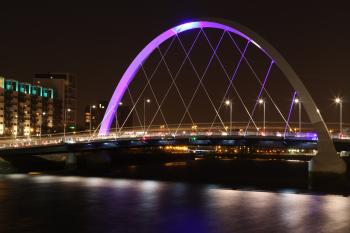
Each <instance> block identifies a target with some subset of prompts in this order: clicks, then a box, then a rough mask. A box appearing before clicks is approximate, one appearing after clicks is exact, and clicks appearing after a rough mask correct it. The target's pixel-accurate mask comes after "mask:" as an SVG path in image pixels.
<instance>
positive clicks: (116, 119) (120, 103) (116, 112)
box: [115, 102, 123, 140]
mask: <svg viewBox="0 0 350 233" xmlns="http://www.w3.org/2000/svg"><path fill="white" fill-rule="evenodd" d="M122 105H123V102H119V106H122ZM118 127H119V122H118V109H116V110H115V139H116V140H117V135H118Z"/></svg>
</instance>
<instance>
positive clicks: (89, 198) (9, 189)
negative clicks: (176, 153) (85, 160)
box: [0, 175, 350, 233]
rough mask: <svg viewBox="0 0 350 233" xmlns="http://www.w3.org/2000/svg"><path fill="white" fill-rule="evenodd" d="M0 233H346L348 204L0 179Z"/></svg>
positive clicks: (176, 187) (121, 183)
mask: <svg viewBox="0 0 350 233" xmlns="http://www.w3.org/2000/svg"><path fill="white" fill-rule="evenodd" d="M0 205H1V211H0V229H1V230H0V232H1V233H7V232H39V231H40V232H98V231H99V232H350V222H349V219H350V212H349V208H350V199H349V198H347V197H342V196H332V195H327V196H317V195H301V194H291V193H272V192H256V191H239V190H230V189H221V188H218V187H217V186H209V185H207V186H205V185H190V184H185V183H172V182H158V181H137V180H124V179H108V178H84V177H73V176H67V177H64V176H63V177H60V176H47V175H35V176H27V175H6V176H1V177H0Z"/></svg>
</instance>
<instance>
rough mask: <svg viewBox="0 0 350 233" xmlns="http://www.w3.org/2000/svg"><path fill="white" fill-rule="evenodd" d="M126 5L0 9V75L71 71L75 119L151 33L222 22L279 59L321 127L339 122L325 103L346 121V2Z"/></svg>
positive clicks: (105, 95)
mask: <svg viewBox="0 0 350 233" xmlns="http://www.w3.org/2000/svg"><path fill="white" fill-rule="evenodd" d="M115 2H119V1H115ZM128 2H130V4H128V3H123V4H121V3H120V4H116V5H102V4H98V3H96V4H97V5H95V4H94V5H92V4H91V5H89V4H86V5H79V4H72V3H71V4H56V5H55V4H47V3H46V5H37V6H35V5H26V6H16V7H14V6H12V7H11V6H2V7H1V13H0V30H1V36H0V55H1V59H0V75H3V76H5V77H6V78H12V79H18V80H22V81H29V82H30V81H31V79H32V77H33V75H34V74H35V73H47V72H73V73H75V74H77V75H78V78H79V79H78V101H79V109H80V113H81V116H82V111H83V108H84V106H85V105H86V104H88V103H91V102H93V101H95V100H108V99H109V98H110V96H111V95H112V92H113V90H114V88H115V87H116V85H117V82H118V80H119V78H120V77H121V75H122V73H123V72H124V71H125V69H126V68H127V66H128V65H129V63H130V62H131V61H132V59H133V58H134V57H135V56H136V55H137V53H138V52H139V51H140V50H141V49H142V48H143V46H145V45H146V44H147V43H148V42H149V41H150V40H152V39H153V38H154V37H155V36H156V35H158V34H159V33H161V32H163V31H164V30H166V29H168V28H170V27H172V26H175V25H178V24H180V23H183V22H186V21H189V20H190V19H195V18H203V17H217V18H225V19H229V20H233V21H236V22H238V23H240V24H243V25H245V26H247V27H249V28H250V29H252V30H254V31H255V32H257V33H258V34H260V35H261V36H262V37H264V38H265V39H266V40H267V41H269V42H270V43H271V44H272V45H273V46H275V47H276V48H277V49H278V50H279V51H280V52H281V53H282V55H284V56H285V58H286V59H287V60H288V61H289V63H290V64H291V65H292V67H293V68H294V69H295V70H296V72H297V73H298V74H299V76H300V77H301V79H302V80H303V82H304V84H305V85H306V86H307V88H308V89H309V90H310V92H311V94H312V96H313V97H314V99H315V100H316V102H317V104H318V105H319V108H320V109H321V111H322V112H327V113H328V114H327V115H325V116H324V118H325V120H326V121H337V120H338V114H337V113H338V112H337V109H336V108H335V106H334V104H332V98H333V97H335V96H337V95H340V96H343V97H344V101H345V103H344V121H347V122H349V117H350V104H349V102H348V101H349V100H350V94H349V90H350V71H349V67H350V55H349V54H350V53H349V52H350V43H349V42H350V30H349V24H350V14H349V12H348V11H349V8H348V7H347V6H346V4H345V3H341V2H336V1H327V3H320V2H321V1H308V3H307V4H306V3H301V2H300V3H297V1H278V2H277V3H272V2H268V1H256V3H254V2H253V1H233V0H232V1H227V2H225V1H221V2H220V1H185V2H181V1H172V2H171V1H168V2H167V3H164V2H165V1H163V3H158V2H155V1H153V2H152V1H145V3H142V2H136V1H128ZM322 2H323V1H322ZM81 120H82V117H81V119H80V121H81Z"/></svg>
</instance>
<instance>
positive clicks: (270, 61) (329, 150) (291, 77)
mask: <svg viewBox="0 0 350 233" xmlns="http://www.w3.org/2000/svg"><path fill="white" fill-rule="evenodd" d="M211 31H215V33H216V34H215V35H214V34H212V32H211ZM188 34H191V35H193V36H192V37H191V38H192V39H193V40H190V42H188V41H189V40H188V38H186V35H188ZM188 37H190V36H188ZM200 38H202V41H200ZM203 40H204V42H203ZM204 43H205V48H203V50H202V51H204V50H205V51H206V54H208V56H207V57H208V58H207V59H204V58H203V57H205V56H204V55H203V54H204V52H203V53H199V54H200V55H198V56H197V57H199V58H197V60H198V61H203V60H205V61H206V62H205V63H204V64H205V65H204V66H203V65H197V64H196V62H195V61H194V60H196V58H194V55H193V53H194V50H196V49H197V51H198V46H199V45H203V44H204ZM175 44H176V45H175ZM223 44H226V45H227V44H230V45H231V50H232V48H234V50H235V55H234V56H229V55H227V51H228V50H229V49H225V50H222V49H221V48H222V46H223ZM174 47H176V48H177V49H178V50H180V51H181V53H182V54H183V59H180V58H178V57H176V56H175V57H171V56H170V55H169V54H171V52H172V50H173V49H174ZM220 49H221V50H220ZM253 50H254V51H255V52H254V53H253V52H251V51H253ZM220 51H221V53H222V55H224V56H225V57H226V58H225V59H224V58H222V56H220ZM252 54H257V55H256V59H255V58H251V56H252ZM155 57H156V58H155ZM233 57H234V58H233ZM157 58H158V61H157ZM169 60H170V61H169ZM231 60H232V61H234V62H233V63H229V62H228V61H231ZM258 60H259V61H258ZM260 60H264V62H261V61H260ZM259 64H260V66H259ZM261 64H262V65H261ZM149 67H152V72H149V71H147V68H149ZM199 67H201V68H199ZM213 67H214V68H213ZM215 67H216V68H215ZM257 67H260V68H257ZM261 67H262V68H261ZM274 67H277V68H279V69H278V70H279V71H280V74H281V75H283V76H285V77H286V79H285V80H286V86H290V87H291V88H292V90H293V91H292V92H291V95H290V98H289V100H290V101H289V102H288V104H287V111H284V110H283V107H281V106H280V104H279V100H278V99H279V98H278V97H277V99H276V98H274V97H273V94H271V91H270V89H269V88H268V85H270V86H273V85H272V83H273V82H270V83H269V82H268V80H269V77H270V76H271V72H272V70H273V68H274ZM186 68H187V69H188V68H189V69H191V72H185V71H183V70H184V69H186ZM157 72H159V73H160V74H159V75H158V79H157ZM248 72H249V73H250V76H252V77H253V78H254V80H255V85H257V87H253V84H250V83H252V82H248V81H247V80H248V78H246V77H248V76H249V75H248ZM239 74H241V75H242V74H244V75H243V76H245V79H243V80H244V81H243V82H242V81H240V80H242V79H238V78H237V77H238V76H239ZM141 75H142V76H143V78H141V77H140V78H139V76H141ZM190 76H191V77H192V79H191V80H192V81H190V78H189V77H190ZM219 76H221V78H223V79H222V81H220V80H219ZM136 77H138V78H136ZM165 77H166V78H165ZM181 77H185V78H182V81H183V82H182V83H181ZM141 79H142V80H143V82H144V83H143V84H142V83H141V84H140V83H139V84H137V82H138V81H140V80H141ZM184 79H185V81H184ZM208 80H209V81H208ZM210 80H211V81H210ZM213 80H214V81H213ZM162 81H163V82H165V83H168V84H167V85H166V84H160V82H162ZM193 81H195V84H194V85H193ZM274 81H275V80H274ZM276 82H277V83H279V82H280V79H278V80H276ZM247 83H249V84H247ZM239 84H241V85H239ZM220 85H222V86H224V87H222V86H221V89H220V90H211V91H210V90H209V89H211V88H212V87H218V86H220ZM242 85H243V87H241V86H242ZM189 86H191V87H192V88H189V89H187V90H184V89H186V88H188V87H189ZM247 86H248V88H247ZM241 88H242V89H243V90H244V91H241ZM283 89H284V86H281V85H280V84H278V85H277V91H281V90H282V91H283ZM158 92H159V93H160V94H159V95H157V93H158ZM285 92H286V93H288V91H285ZM174 93H175V94H174ZM200 93H201V94H202V96H201V97H199V100H200V101H197V103H198V104H196V96H197V95H200ZM249 94H250V97H249ZM169 99H170V100H169ZM205 100H206V101H207V104H205V105H203V102H204V101H205ZM252 100H253V101H252ZM297 100H301V101H299V106H300V103H301V104H302V106H303V109H304V110H303V111H305V112H306V114H307V116H308V118H309V120H310V124H311V125H312V127H313V130H314V132H316V133H317V136H318V154H317V156H316V157H315V158H314V159H313V160H312V162H311V163H310V171H312V172H335V173H344V172H345V170H346V166H345V164H344V162H343V161H342V160H341V159H340V158H339V156H338V155H337V153H336V151H335V148H334V145H333V142H332V140H331V137H330V134H329V131H328V129H327V127H326V125H325V123H324V121H323V119H322V116H321V114H320V112H319V110H318V109H317V107H316V105H315V102H314V100H313V99H312V97H311V95H310V94H309V92H308V91H307V89H306V88H305V86H304V85H303V83H302V81H301V80H300V78H299V77H298V75H297V74H296V73H295V71H294V70H293V68H292V67H291V66H290V65H289V64H288V62H287V61H286V60H285V59H284V58H283V57H282V55H281V54H280V53H279V52H278V51H277V50H276V49H275V48H274V47H273V46H271V45H270V44H269V43H268V42H267V41H266V40H264V39H263V38H262V37H260V36H259V35H258V34H256V33H254V32H253V31H251V30H249V29H248V28H246V27H244V26H242V25H239V24H237V23H234V22H231V21H226V20H222V19H206V20H199V21H193V22H189V23H185V24H181V25H179V26H176V27H173V28H171V29H169V30H167V31H165V32H163V33H162V34H160V35H159V36H157V37H156V38H154V39H153V40H152V41H151V42H150V43H149V44H147V45H146V46H145V47H144V48H143V49H142V50H141V52H140V53H139V54H138V55H137V56H136V57H135V59H134V60H133V61H132V63H131V64H130V65H129V67H128V68H127V70H126V71H125V73H124V74H123V76H122V78H121V80H120V81H119V83H118V85H117V87H116V89H115V91H114V93H113V96H112V98H111V100H110V102H109V105H108V107H107V110H106V113H105V115H104V118H103V121H102V122H101V125H100V128H99V135H100V136H105V135H108V134H109V133H110V128H111V126H112V123H113V121H114V120H115V119H116V117H115V116H116V115H118V114H116V113H117V111H118V107H119V106H120V105H121V104H122V103H126V102H127V103H128V105H129V106H130V111H129V113H128V114H127V116H126V119H123V122H120V120H119V121H118V118H117V119H116V120H115V121H116V131H115V136H118V135H122V134H123V133H125V132H127V129H126V127H125V126H126V125H125V124H126V122H127V120H128V118H129V117H131V116H134V118H135V119H136V120H135V121H136V123H137V122H138V123H139V133H141V134H143V135H145V136H147V135H148V136H151V135H152V134H151V132H156V131H157V132H160V130H159V129H161V132H163V134H164V135H168V136H172V137H176V136H177V135H179V134H181V133H183V134H186V129H188V128H189V129H190V130H187V131H191V132H193V131H197V132H202V133H203V132H205V133H206V134H207V135H208V136H210V135H211V134H215V133H216V132H224V133H228V134H230V133H233V132H232V129H233V128H239V132H238V133H239V134H242V135H243V136H244V135H247V134H249V133H250V132H252V131H255V132H256V133H258V134H259V133H261V134H265V133H267V131H266V130H267V129H266V128H267V127H266V122H268V121H266V119H265V115H266V114H265V103H266V104H267V103H268V104H269V106H272V108H273V110H274V111H275V112H276V113H277V115H278V116H279V117H280V120H281V122H282V123H283V125H284V126H282V127H281V129H282V130H279V133H280V134H281V135H286V132H288V131H290V129H291V128H292V127H291V123H290V119H291V117H292V110H293V108H294V105H295V103H296V102H298V101H297ZM151 101H152V105H153V106H154V107H155V109H153V110H152V112H151V109H149V107H148V103H149V102H151ZM167 101H168V104H167ZM233 101H235V105H234V107H235V113H234V116H232V115H233V113H232V104H233ZM247 102H248V103H247ZM236 103H238V104H236ZM259 104H261V105H263V107H264V116H263V118H264V119H263V120H262V121H263V124H262V123H261V120H260V122H258V120H257V118H258V117H257V115H258V113H257V109H258V106H259ZM177 105H178V106H177ZM198 105H200V108H198ZM225 105H227V106H229V108H230V118H229V119H227V115H228V114H227V110H226V112H225V111H224V110H225V107H224V106H225ZM236 105H239V106H240V107H241V111H240V112H239V113H238V110H237V107H236ZM284 105H286V104H284ZM179 106H180V107H179ZM196 106H197V109H196ZM193 108H194V109H195V110H193ZM226 109H227V108H226ZM270 109H271V108H270ZM146 110H148V112H147V114H146ZM167 110H168V112H169V113H168V114H167V113H166V112H167ZM299 111H300V108H299ZM182 112H183V113H182ZM223 112H224V113H223ZM198 113H199V114H198ZM209 113H212V114H213V115H212V116H209V115H210V114H209ZM142 115H143V116H142ZM194 115H199V116H197V117H194ZM224 115H225V116H224ZM238 115H244V116H245V117H246V118H245V119H246V124H245V125H244V126H242V125H240V126H239V127H238V126H237V123H235V122H233V119H232V117H238ZM299 115H300V112H299ZM177 117H178V118H177ZM198 117H199V118H198ZM201 117H202V119H200V118H201ZM146 118H147V121H146ZM175 118H177V119H175ZM157 119H158V122H157ZM203 119H205V120H203ZM208 119H212V120H208ZM225 119H226V120H225ZM197 127H198V128H197ZM136 128H137V127H136ZM300 128H301V127H300V124H299V130H300ZM158 136H159V135H158ZM182 136H183V135H182Z"/></svg>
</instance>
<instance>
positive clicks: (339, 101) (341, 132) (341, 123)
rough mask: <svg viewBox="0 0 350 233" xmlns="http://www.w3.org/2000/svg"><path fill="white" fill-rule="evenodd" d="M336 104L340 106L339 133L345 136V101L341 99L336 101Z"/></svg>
mask: <svg viewBox="0 0 350 233" xmlns="http://www.w3.org/2000/svg"><path fill="white" fill-rule="evenodd" d="M334 102H335V103H336V104H339V133H340V136H341V135H342V134H343V100H342V99H341V98H339V97H337V98H335V99H334Z"/></svg>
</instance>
